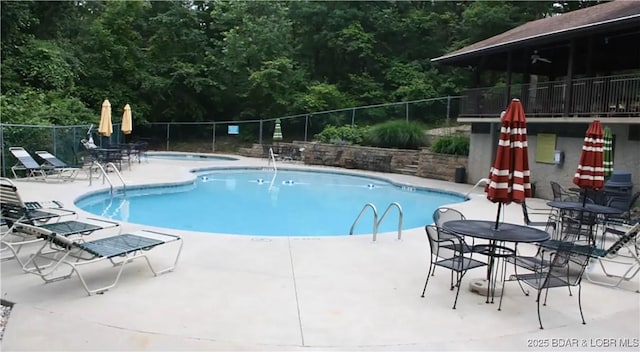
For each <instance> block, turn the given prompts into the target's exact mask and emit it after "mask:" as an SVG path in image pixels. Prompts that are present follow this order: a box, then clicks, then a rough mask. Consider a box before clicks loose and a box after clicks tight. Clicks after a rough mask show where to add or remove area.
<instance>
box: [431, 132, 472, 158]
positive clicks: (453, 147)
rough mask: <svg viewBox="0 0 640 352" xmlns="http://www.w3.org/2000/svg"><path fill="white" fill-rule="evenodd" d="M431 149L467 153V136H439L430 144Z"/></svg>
mask: <svg viewBox="0 0 640 352" xmlns="http://www.w3.org/2000/svg"><path fill="white" fill-rule="evenodd" d="M431 151H432V152H434V153H441V154H450V155H469V137H467V136H460V135H457V136H444V137H440V138H438V139H437V140H436V141H435V142H434V143H433V144H432V145H431Z"/></svg>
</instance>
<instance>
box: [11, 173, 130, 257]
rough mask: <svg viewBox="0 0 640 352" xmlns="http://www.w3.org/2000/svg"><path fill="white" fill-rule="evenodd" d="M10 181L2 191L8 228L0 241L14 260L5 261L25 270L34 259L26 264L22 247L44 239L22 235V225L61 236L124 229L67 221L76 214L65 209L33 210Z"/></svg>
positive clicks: (102, 223) (110, 224) (97, 221)
mask: <svg viewBox="0 0 640 352" xmlns="http://www.w3.org/2000/svg"><path fill="white" fill-rule="evenodd" d="M7 181H8V182H7ZM9 182H11V181H9V180H7V179H2V180H1V182H0V190H2V193H1V195H2V200H1V201H0V209H1V210H2V219H3V220H4V221H5V223H6V226H7V227H8V229H7V230H6V231H5V232H3V233H2V237H1V238H0V241H1V245H0V248H1V249H2V251H5V250H9V251H11V252H12V256H11V257H6V258H3V259H12V258H15V259H16V260H17V261H18V263H19V264H20V266H22V268H23V269H26V267H27V266H28V265H29V263H30V262H31V260H32V258H29V260H27V261H24V262H23V261H22V259H21V258H20V257H19V256H18V253H19V252H20V250H21V248H22V247H23V246H25V245H28V244H31V243H38V242H42V239H41V238H38V237H33V236H31V235H30V234H29V233H23V232H20V231H19V230H18V228H19V225H21V224H28V225H32V226H39V227H42V228H43V229H47V230H49V231H55V232H56V233H57V234H59V235H61V236H86V235H89V234H92V233H93V232H95V231H98V230H103V229H109V228H115V227H118V226H120V225H119V224H118V223H117V222H114V221H109V220H105V219H94V218H84V219H82V221H80V220H77V219H74V220H65V219H64V218H63V217H64V216H65V215H73V214H75V212H73V211H71V210H66V209H62V208H46V209H33V208H32V205H31V206H29V205H27V204H26V203H24V202H23V201H22V199H21V198H20V195H19V194H18V189H17V188H16V187H15V185H12V184H10V183H9ZM31 203H33V202H31Z"/></svg>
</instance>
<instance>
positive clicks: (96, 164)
mask: <svg viewBox="0 0 640 352" xmlns="http://www.w3.org/2000/svg"><path fill="white" fill-rule="evenodd" d="M94 167H96V168H97V169H98V170H100V172H101V173H102V184H103V185H104V181H105V180H106V181H107V182H109V193H110V194H112V195H113V182H111V178H109V175H107V170H109V167H111V168H112V169H113V172H114V173H115V174H116V176H118V178H119V179H120V182H122V194H125V193H126V192H127V184H126V183H125V182H124V179H123V178H122V174H120V171H118V168H117V167H116V165H115V164H114V163H112V162H109V163H106V164H105V166H104V167H102V165H100V163H99V162H97V161H94V162H93V163H92V165H91V168H89V186H91V182H92V180H93V175H92V173H93V168H94Z"/></svg>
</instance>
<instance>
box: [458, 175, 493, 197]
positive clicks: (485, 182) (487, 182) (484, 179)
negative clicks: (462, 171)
mask: <svg viewBox="0 0 640 352" xmlns="http://www.w3.org/2000/svg"><path fill="white" fill-rule="evenodd" d="M490 182H491V180H489V179H488V178H481V179H480V180H478V182H476V184H475V185H473V187H471V189H470V190H469V192H467V193H466V194H465V195H464V198H465V199H467V200H468V199H469V195H470V194H471V192H473V190H474V189H476V187H478V186H480V184H481V183H484V184H485V185H486V184H489V183H490Z"/></svg>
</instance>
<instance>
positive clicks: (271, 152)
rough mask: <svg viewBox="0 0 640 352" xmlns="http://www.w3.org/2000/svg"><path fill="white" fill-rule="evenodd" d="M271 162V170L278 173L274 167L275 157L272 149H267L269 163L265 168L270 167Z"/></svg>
mask: <svg viewBox="0 0 640 352" xmlns="http://www.w3.org/2000/svg"><path fill="white" fill-rule="evenodd" d="M272 161H273V170H274V171H275V172H278V167H277V166H276V155H275V154H274V153H273V148H269V162H268V163H267V167H269V166H271V162H272Z"/></svg>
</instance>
